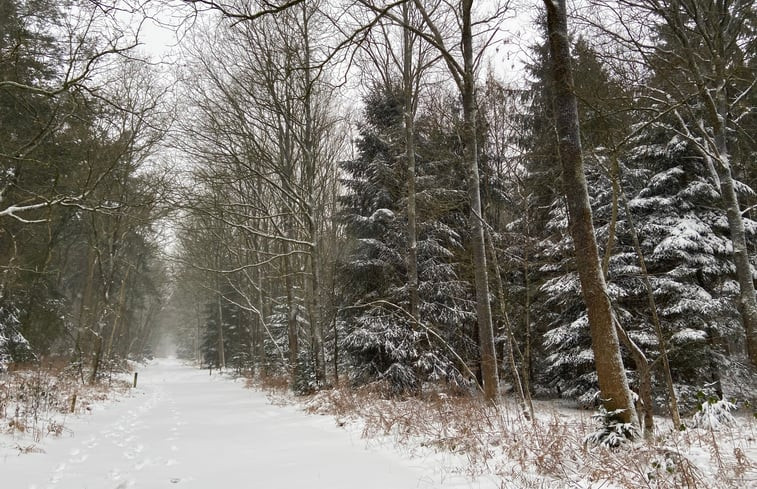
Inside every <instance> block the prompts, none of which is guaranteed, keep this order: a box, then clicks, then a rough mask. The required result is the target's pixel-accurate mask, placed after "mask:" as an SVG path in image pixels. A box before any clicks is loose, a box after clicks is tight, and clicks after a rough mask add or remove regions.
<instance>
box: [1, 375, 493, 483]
mask: <svg viewBox="0 0 757 489" xmlns="http://www.w3.org/2000/svg"><path fill="white" fill-rule="evenodd" d="M67 428H70V429H71V430H72V432H71V433H70V434H64V435H63V436H62V437H61V438H60V439H54V440H47V441H46V442H45V443H44V445H43V448H44V450H45V451H46V453H44V454H26V455H20V456H18V457H7V458H5V459H0V481H2V482H1V483H0V485H2V487H4V488H8V489H126V488H135V489H152V488H171V487H175V488H177V489H185V488H186V489H188V488H197V489H200V488H202V489H213V488H232V489H235V488H237V489H247V488H257V489H298V488H307V489H320V488H324V489H325V488H328V489H355V488H360V489H405V488H407V489H410V488H440V489H442V488H443V489H447V488H464V487H465V488H468V487H471V488H472V487H483V485H481V486H480V485H479V483H478V482H474V481H468V480H466V479H464V478H462V477H459V476H452V475H449V476H444V475H443V474H442V472H443V471H442V472H440V471H439V469H440V467H439V466H438V461H436V462H437V463H436V465H437V467H435V468H434V467H433V465H435V464H433V463H432V464H429V463H427V462H428V461H424V460H422V459H412V460H404V459H403V458H402V456H401V455H400V454H399V453H396V452H394V451H391V450H380V449H366V447H365V442H364V441H363V440H361V439H360V438H359V437H358V436H357V435H354V434H351V433H350V432H348V431H347V430H344V429H340V428H338V427H336V426H335V423H334V421H333V419H332V418H331V417H326V416H310V415H307V414H305V413H303V412H302V411H300V410H298V409H297V408H295V407H293V406H283V407H282V406H274V405H271V403H270V402H269V400H268V399H267V398H266V396H265V395H264V394H262V393H260V392H257V391H254V390H249V389H244V388H242V386H241V385H240V384H239V383H237V382H231V381H229V380H228V379H226V378H223V377H219V376H216V375H213V376H209V375H208V373H207V371H201V370H198V369H196V368H191V367H187V366H184V365H182V364H181V363H180V362H178V361H176V360H158V361H155V362H153V363H152V364H151V365H150V366H148V367H146V368H145V369H143V370H142V371H140V373H139V385H138V388H137V389H135V390H133V391H132V396H131V397H127V398H124V399H122V400H121V401H120V402H116V403H112V404H110V405H109V406H108V407H107V408H105V409H99V410H96V411H95V412H94V413H93V414H92V415H90V416H86V417H83V418H79V419H76V420H73V419H72V420H70V421H69V423H68V424H67ZM492 482H493V481H487V484H486V485H487V487H492V485H491V484H492Z"/></svg>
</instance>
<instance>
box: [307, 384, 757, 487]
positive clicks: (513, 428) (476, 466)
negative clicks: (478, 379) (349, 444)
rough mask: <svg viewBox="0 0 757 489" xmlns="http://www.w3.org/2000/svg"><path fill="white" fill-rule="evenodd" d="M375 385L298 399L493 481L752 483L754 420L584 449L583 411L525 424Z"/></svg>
mask: <svg viewBox="0 0 757 489" xmlns="http://www.w3.org/2000/svg"><path fill="white" fill-rule="evenodd" d="M384 392H385V391H384V390H383V389H381V388H380V387H378V388H377V387H363V388H358V389H349V388H340V389H334V390H329V391H322V392H320V393H318V394H316V395H314V396H311V397H309V398H307V399H306V401H305V408H306V410H307V411H308V412H311V413H319V414H331V415H333V416H335V417H336V420H337V423H338V424H339V425H343V424H345V423H348V422H357V423H359V426H362V434H363V436H364V437H367V438H376V437H383V438H387V437H388V438H390V439H391V440H392V441H394V442H395V443H398V444H401V445H404V446H405V447H406V448H409V449H410V450H411V451H412V450H415V449H420V450H422V449H432V450H435V451H445V452H451V453H455V454H458V455H461V456H464V457H465V459H466V460H467V464H466V465H465V466H464V467H459V468H458V469H457V470H458V471H463V472H466V473H467V474H468V475H471V476H476V475H480V474H496V475H498V476H499V477H500V478H501V487H503V488H507V487H513V488H516V487H517V488H523V487H528V488H530V487H533V488H542V487H545V488H546V487H551V488H563V487H590V486H592V484H594V485H596V487H619V488H628V489H637V488H655V489H681V488H687V489H689V488H692V489H693V488H707V489H710V488H712V489H737V488H738V489H743V488H749V487H755V488H757V465H756V464H755V458H754V456H755V452H756V451H757V446H756V445H755V422H754V419H753V418H752V419H751V420H750V419H749V418H748V417H744V418H742V419H741V420H740V424H739V426H737V427H734V428H732V429H726V430H722V431H718V432H713V431H708V430H701V429H691V430H687V431H684V432H678V431H672V430H670V429H664V428H663V429H661V430H659V434H658V436H657V437H656V438H655V439H654V440H651V441H639V442H635V443H631V444H628V445H626V446H625V447H623V448H621V449H608V448H600V447H591V446H587V445H586V443H585V441H584V440H585V438H586V436H587V435H589V434H590V433H591V432H593V431H594V430H595V429H596V428H597V427H596V424H595V421H594V420H592V419H591V413H590V412H587V411H577V410H570V409H558V408H556V407H555V406H554V404H552V403H548V402H542V403H538V404H537V407H536V409H537V416H536V419H535V420H534V421H529V420H527V419H525V418H524V417H523V416H522V415H521V414H520V412H519V409H518V408H517V407H516V403H515V402H509V401H503V402H502V403H500V404H499V405H498V406H496V407H494V406H491V405H487V404H485V403H483V402H481V401H480V400H478V399H473V398H470V397H461V396H451V395H444V394H434V395H429V396H425V397H423V398H417V397H411V398H407V399H392V398H388V397H387V396H385V395H384Z"/></svg>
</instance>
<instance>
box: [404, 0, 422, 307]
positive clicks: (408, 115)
mask: <svg viewBox="0 0 757 489" xmlns="http://www.w3.org/2000/svg"><path fill="white" fill-rule="evenodd" d="M402 20H403V22H404V23H405V25H410V2H405V3H403V4H402ZM402 32H403V37H402V85H403V94H404V99H405V100H404V105H405V108H404V109H405V110H404V118H405V158H406V159H407V241H408V243H407V244H408V246H407V286H408V289H409V293H410V314H411V315H412V316H413V318H415V320H416V321H418V320H420V314H419V311H418V309H419V307H420V299H419V297H418V238H417V227H416V215H415V104H414V103H413V102H414V100H413V99H414V97H413V40H412V33H411V32H410V29H403V30H402Z"/></svg>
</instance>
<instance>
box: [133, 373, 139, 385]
mask: <svg viewBox="0 0 757 489" xmlns="http://www.w3.org/2000/svg"><path fill="white" fill-rule="evenodd" d="M137 375H139V374H138V373H137V372H134V388H135V389H136V388H137Z"/></svg>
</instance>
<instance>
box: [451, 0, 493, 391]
mask: <svg viewBox="0 0 757 489" xmlns="http://www.w3.org/2000/svg"><path fill="white" fill-rule="evenodd" d="M461 6H462V39H461V41H462V42H461V44H462V48H463V74H462V76H463V81H462V86H461V87H460V88H461V92H462V93H461V95H462V99H463V148H464V149H463V157H464V158H465V165H466V169H467V174H466V177H467V180H468V197H469V199H470V205H471V211H470V212H471V214H470V227H471V241H472V242H471V247H472V249H473V250H472V251H473V269H474V275H475V284H476V313H477V315H478V340H479V349H480V355H481V378H482V382H483V384H484V385H483V387H484V397H485V398H486V400H487V401H492V402H493V401H495V400H496V399H497V398H498V397H499V376H498V372H497V356H496V351H495V348H494V327H493V325H492V310H491V304H490V302H489V274H488V270H487V265H486V243H485V240H484V216H483V213H482V212H481V189H480V177H479V172H478V146H477V141H476V113H477V108H476V85H475V73H474V69H473V59H474V52H473V31H472V22H471V8H472V6H473V0H462V5H461Z"/></svg>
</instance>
